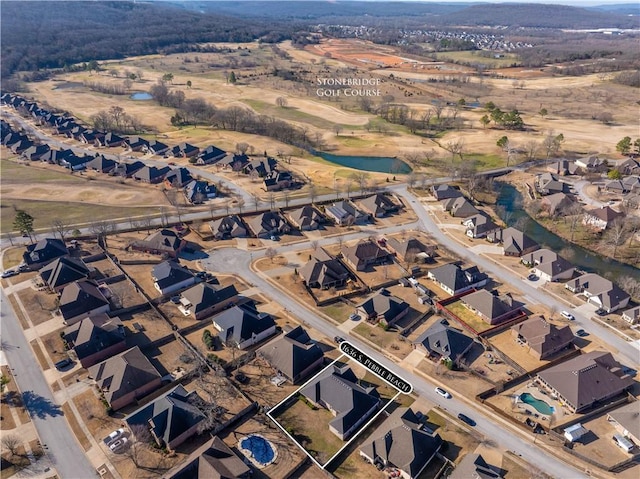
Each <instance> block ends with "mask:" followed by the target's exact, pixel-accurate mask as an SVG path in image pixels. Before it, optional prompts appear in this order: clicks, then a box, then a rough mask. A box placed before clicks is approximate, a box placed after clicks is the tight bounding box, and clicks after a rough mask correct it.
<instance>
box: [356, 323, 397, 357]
mask: <svg viewBox="0 0 640 479" xmlns="http://www.w3.org/2000/svg"><path fill="white" fill-rule="evenodd" d="M352 331H353V332H355V333H356V334H358V335H360V336H362V337H363V338H365V339H368V340H369V341H371V342H372V343H375V344H377V345H378V346H380V347H381V348H382V349H385V350H386V349H389V348H390V347H391V345H392V344H393V343H394V342H395V341H396V340H397V339H398V333H397V332H395V331H385V330H384V329H382V328H381V327H379V326H371V325H369V324H368V323H365V322H362V323H360V324H359V325H358V326H356V327H355V328H354V329H353V330H352Z"/></svg>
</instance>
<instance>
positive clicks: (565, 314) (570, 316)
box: [560, 311, 576, 321]
mask: <svg viewBox="0 0 640 479" xmlns="http://www.w3.org/2000/svg"><path fill="white" fill-rule="evenodd" d="M560 316H562V317H563V318H565V319H568V320H569V321H575V320H576V318H575V316H574V315H573V314H571V313H570V312H569V311H562V312H561V313H560Z"/></svg>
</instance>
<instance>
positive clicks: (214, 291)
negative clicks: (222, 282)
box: [182, 283, 238, 315]
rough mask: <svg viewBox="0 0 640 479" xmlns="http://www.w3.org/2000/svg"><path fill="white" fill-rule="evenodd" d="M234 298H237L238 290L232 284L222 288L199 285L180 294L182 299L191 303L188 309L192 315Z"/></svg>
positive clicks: (204, 284) (207, 284)
mask: <svg viewBox="0 0 640 479" xmlns="http://www.w3.org/2000/svg"><path fill="white" fill-rule="evenodd" d="M234 296H238V290H236V287H235V285H233V284H230V285H229V286H226V287H224V288H223V287H216V286H214V285H212V284H209V283H199V284H196V285H195V286H193V287H191V288H189V289H187V290H186V291H183V292H182V297H183V298H185V299H187V300H189V302H190V303H191V308H190V309H191V311H192V313H193V314H194V315H195V314H198V313H199V312H200V311H204V310H206V309H207V308H211V307H213V306H215V305H217V304H220V303H222V302H223V301H226V300H227V299H229V298H233V297H234Z"/></svg>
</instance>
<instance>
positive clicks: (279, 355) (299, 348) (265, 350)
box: [257, 326, 324, 384]
mask: <svg viewBox="0 0 640 479" xmlns="http://www.w3.org/2000/svg"><path fill="white" fill-rule="evenodd" d="M257 354H258V355H260V356H262V357H263V358H265V359H266V360H267V362H268V363H269V364H270V365H271V367H272V368H274V369H275V370H277V371H278V373H279V374H281V375H283V376H285V377H286V378H287V379H288V380H289V381H290V382H291V383H292V384H299V383H300V382H302V381H303V380H304V379H305V378H307V377H309V376H310V375H311V374H312V373H313V372H315V371H317V370H318V369H319V368H320V367H321V366H322V364H323V361H324V354H323V352H322V350H321V349H320V348H319V347H318V345H317V344H316V343H315V342H313V341H312V340H311V338H310V337H309V335H308V334H307V332H306V331H305V330H304V328H303V327H302V326H298V327H296V328H294V329H292V330H291V331H289V332H288V333H285V334H284V335H282V336H281V337H279V338H277V339H274V340H273V341H271V342H270V343H268V344H266V345H264V346H262V347H261V348H260V349H259V350H258V352H257Z"/></svg>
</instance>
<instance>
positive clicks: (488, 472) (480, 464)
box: [448, 453, 504, 479]
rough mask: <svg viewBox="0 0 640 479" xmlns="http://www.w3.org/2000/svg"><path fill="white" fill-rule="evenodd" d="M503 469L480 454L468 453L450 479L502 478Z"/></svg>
mask: <svg viewBox="0 0 640 479" xmlns="http://www.w3.org/2000/svg"><path fill="white" fill-rule="evenodd" d="M502 477H504V476H503V472H502V469H501V468H499V467H498V466H493V465H491V464H489V463H488V462H487V461H485V459H484V457H482V456H481V455H480V454H476V453H474V454H470V453H469V454H466V455H465V456H464V457H463V458H462V461H460V463H459V464H458V465H457V466H456V468H455V469H454V470H453V472H452V473H451V474H450V475H449V477H448V479H501V478H502Z"/></svg>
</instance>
